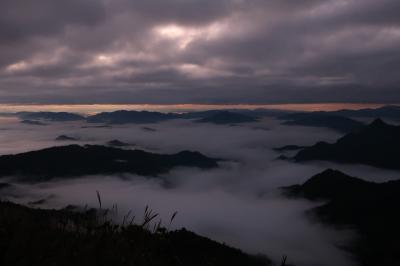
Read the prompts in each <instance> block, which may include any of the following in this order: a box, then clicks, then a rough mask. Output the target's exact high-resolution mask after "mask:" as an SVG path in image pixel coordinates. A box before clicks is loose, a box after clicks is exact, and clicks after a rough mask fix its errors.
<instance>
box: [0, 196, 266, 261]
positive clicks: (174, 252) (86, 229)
mask: <svg viewBox="0 0 400 266" xmlns="http://www.w3.org/2000/svg"><path fill="white" fill-rule="evenodd" d="M151 216H152V215H151V214H150V215H149V212H147V217H148V218H147V220H148V219H149V217H150V218H151ZM104 217H105V216H104ZM104 217H103V216H99V215H98V213H97V212H96V210H87V211H82V212H73V211H70V210H68V209H63V210H40V209H31V208H27V207H24V206H21V205H17V204H14V203H10V202H0V265H13V266H28V265H29V266H36V265H37V266H53V265H58V266H64V265H65V266H70V265H76V266H79V265H82V266H83V265H84V266H91V265H96V266H99V265H104V266H109V265H113V266H119V265H121V266H122V265H124V266H129V265H135V266H150V265H154V266H168V265H187V266H204V265H215V266H218V265H221V266H222V265H230V266H239V265H240V266H265V265H270V261H269V260H268V259H267V258H266V257H261V256H257V257H256V256H250V255H247V254H245V253H243V252H241V251H240V250H238V249H234V248H231V247H229V246H226V245H223V244H220V243H218V242H215V241H212V240H210V239H208V238H204V237H201V236H198V235H196V234H194V233H192V232H189V231H187V230H185V229H181V230H177V231H172V232H169V231H168V230H166V229H165V228H162V227H159V226H154V227H153V226H150V227H149V226H148V225H149V223H146V219H144V222H139V223H138V224H134V223H130V222H129V224H128V225H126V223H125V225H124V226H118V225H113V224H112V223H111V222H109V221H107V219H105V218H104ZM127 220H128V219H127ZM129 220H131V219H129ZM148 228H152V229H151V230H149V229H148Z"/></svg>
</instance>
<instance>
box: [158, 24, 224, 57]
mask: <svg viewBox="0 0 400 266" xmlns="http://www.w3.org/2000/svg"><path fill="white" fill-rule="evenodd" d="M154 31H155V33H156V34H157V35H158V36H159V37H161V38H164V39H170V40H175V41H176V42H177V45H178V48H179V49H181V50H184V49H185V48H186V47H187V46H188V45H189V44H190V43H191V42H192V41H194V40H196V39H202V40H211V39H214V38H217V37H218V36H219V35H220V33H221V31H222V25H221V24H220V23H213V24H211V25H208V26H206V27H196V28H193V27H184V26H180V25H176V24H170V25H162V26H158V27H156V28H155V29H154Z"/></svg>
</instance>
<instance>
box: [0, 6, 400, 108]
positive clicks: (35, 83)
mask: <svg viewBox="0 0 400 266" xmlns="http://www.w3.org/2000/svg"><path fill="white" fill-rule="evenodd" d="M398 10H400V3H399V2H398V1H396V0H383V1H372V0H366V1H359V0H349V1H345V0H336V1H333V0H332V1H328V0H327V1H314V0H310V1H261V0H253V1H248V0H213V1H211V0H201V1H200V0H186V1H183V0H170V1H164V0H163V1H161V0H147V1H129V0H85V1H81V0H80V1H78V0H68V1H67V0H60V1H50V0H40V1H28V2H26V1H19V0H18V1H15V0H13V1H11V0H10V1H9V0H5V1H1V3H0V96H1V99H2V101H3V102H43V103H47V102H53V103H68V102H74V103H78V102H91V101H93V102H96V103H99V102H104V103H106V102H112V103H122V102H125V103H126V102H132V103H145V102H150V103H151V102H153V103H180V102H198V103H201V102H204V103H228V102H229V103H240V102H246V103H269V102H271V103H272V102H274V103H275V102H318V101H325V102H327V101H328V102H338V101H352V102H356V101H359V102H363V101H364V102H365V101H382V102H399V101H400V93H399V92H398V91H399V90H398V83H399V81H400V78H399V75H398V73H397V72H398V71H397V69H398V68H399V67H400V52H399V51H398V47H400V17H399V16H398ZM27 96H28V97H27ZM89 96H90V97H89ZM88 97H89V98H88Z"/></svg>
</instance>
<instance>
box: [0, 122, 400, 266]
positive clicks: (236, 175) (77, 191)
mask: <svg viewBox="0 0 400 266" xmlns="http://www.w3.org/2000/svg"><path fill="white" fill-rule="evenodd" d="M87 126H93V125H92V124H89V125H88V124H86V123H85V122H68V123H50V124H49V125H45V126H35V125H26V124H21V123H19V121H18V120H17V119H15V118H1V120H0V131H1V134H0V153H1V154H10V153H19V152H23V151H28V150H35V149H39V148H44V147H50V146H55V145H66V144H71V143H77V144H82V145H83V144H105V143H106V142H107V141H110V140H113V139H118V140H120V141H123V142H127V143H132V144H135V146H133V148H138V149H144V150H147V151H152V152H157V153H174V152H178V151H181V150H194V151H199V152H201V153H203V154H205V155H207V156H210V157H214V158H221V159H226V161H224V162H221V163H220V167H219V168H217V169H212V170H199V169H193V168H177V169H174V170H173V171H171V172H170V173H168V174H165V175H162V176H160V177H159V178H148V177H141V176H135V175H126V174H125V175H118V176H87V177H82V178H79V179H70V180H66V179H64V180H56V181H53V182H49V183H41V184H22V183H18V184H15V185H16V188H15V189H14V190H13V191H8V192H7V191H6V192H4V193H5V194H4V195H3V196H6V197H8V198H9V199H11V200H13V201H17V202H20V203H25V204H27V203H29V202H32V201H36V200H40V199H44V198H46V199H47V201H46V202H45V204H44V205H40V207H42V208H61V207H64V206H66V205H69V204H73V205H78V206H85V205H86V204H87V205H88V206H90V207H97V206H98V203H97V198H96V191H99V192H100V194H101V197H102V202H103V204H104V206H105V207H110V208H111V207H112V206H113V205H114V204H117V206H118V213H117V214H116V216H115V220H116V221H118V220H120V219H121V217H122V216H124V215H126V214H127V213H128V212H129V211H131V212H132V213H133V215H136V217H137V219H139V220H140V219H141V217H142V215H143V212H144V208H145V206H146V205H148V206H149V207H150V208H151V209H153V210H154V211H156V212H158V213H160V218H161V219H162V221H163V224H164V225H166V226H168V222H169V219H170V217H171V215H172V213H173V212H175V211H178V215H177V217H176V219H175V220H174V222H173V224H172V226H171V229H175V228H181V227H185V228H187V229H189V230H192V231H194V232H196V233H198V234H201V235H204V236H207V237H210V238H212V239H215V240H218V241H221V242H225V243H227V244H229V245H231V246H234V247H238V248H241V249H243V250H244V251H247V252H251V253H263V254H266V255H268V256H270V257H271V258H272V259H273V260H275V261H278V260H279V259H280V257H281V256H282V255H288V258H289V261H290V262H291V263H294V264H295V265H300V266H302V265H304V266H305V265H308V266H311V265H326V266H331V265H332V266H333V265H353V264H352V259H351V257H350V255H349V254H347V253H345V252H344V251H342V250H341V249H339V248H338V246H343V245H346V243H349V241H350V240H351V238H352V237H354V233H353V232H351V231H343V230H341V231H337V230H334V229H332V228H328V227H326V226H322V225H321V224H318V223H317V222H314V221H312V220H310V218H307V217H306V215H305V211H307V210H309V209H310V208H312V207H314V206H316V203H311V202H308V201H305V200H297V199H296V200H294V199H287V198H285V197H283V196H282V195H280V190H279V187H281V186H287V185H293V184H298V183H302V182H304V181H306V180H307V179H308V178H310V177H311V176H312V175H314V174H317V173H319V172H321V171H322V170H324V169H326V168H328V167H330V168H335V169H338V170H341V171H344V172H345V173H348V174H350V175H354V176H358V177H360V178H365V179H368V180H373V181H377V182H383V181H386V180H390V179H395V178H396V177H398V172H394V171H386V170H381V169H376V168H373V167H368V166H362V165H339V164H334V163H327V162H312V163H307V164H296V163H291V162H288V161H282V160H276V158H277V157H278V156H279V155H281V153H279V152H276V151H274V150H273V148H274V147H279V146H284V145H288V144H296V145H311V144H314V143H315V142H316V141H320V140H323V141H328V142H332V141H334V140H336V139H337V138H338V137H340V134H338V133H336V132H334V131H330V130H328V129H323V128H313V127H299V126H284V125H280V122H279V121H277V120H274V119H264V120H262V121H260V122H256V123H248V124H243V125H237V126H229V125H212V124H203V123H194V122H192V121H189V120H174V121H168V122H163V123H157V124H151V125H115V126H112V127H104V128H100V127H98V128H95V127H87ZM144 127H150V128H152V129H154V130H152V131H149V130H148V129H146V128H144ZM59 135H68V136H72V137H76V138H79V141H55V140H54V139H55V138H56V137H57V136H59ZM287 155H290V153H288V154H287Z"/></svg>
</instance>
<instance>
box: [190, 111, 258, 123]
mask: <svg viewBox="0 0 400 266" xmlns="http://www.w3.org/2000/svg"><path fill="white" fill-rule="evenodd" d="M256 121H258V119H257V118H255V117H252V116H249V115H244V114H240V113H233V112H228V111H219V112H216V113H214V114H211V115H209V116H206V117H204V118H201V119H199V120H196V122H198V123H213V124H219V125H224V124H238V123H248V122H256Z"/></svg>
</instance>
